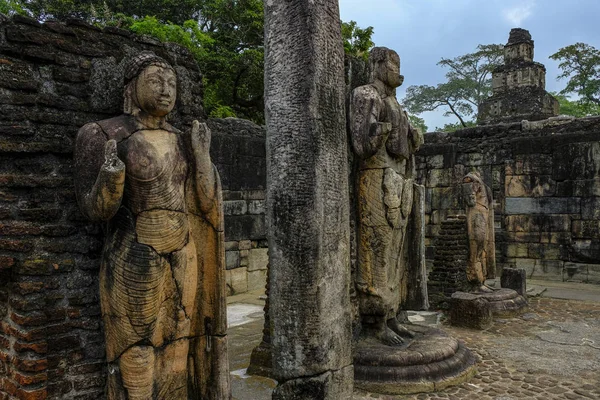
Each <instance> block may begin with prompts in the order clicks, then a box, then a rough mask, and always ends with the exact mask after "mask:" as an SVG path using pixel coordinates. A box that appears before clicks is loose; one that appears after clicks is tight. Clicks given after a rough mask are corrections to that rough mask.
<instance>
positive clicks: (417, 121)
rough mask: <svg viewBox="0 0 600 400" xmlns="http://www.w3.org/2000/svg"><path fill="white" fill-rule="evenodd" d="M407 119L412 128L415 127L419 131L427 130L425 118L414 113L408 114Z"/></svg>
mask: <svg viewBox="0 0 600 400" xmlns="http://www.w3.org/2000/svg"><path fill="white" fill-rule="evenodd" d="M408 120H409V121H410V124H411V125H412V126H413V128H417V129H418V130H419V131H420V132H421V133H425V132H427V129H428V128H427V125H426V124H425V120H424V119H423V118H419V117H417V116H416V115H413V114H408Z"/></svg>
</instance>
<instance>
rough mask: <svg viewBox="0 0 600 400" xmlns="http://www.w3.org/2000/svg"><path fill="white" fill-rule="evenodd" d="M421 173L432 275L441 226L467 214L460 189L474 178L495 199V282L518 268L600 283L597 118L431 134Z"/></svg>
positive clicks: (420, 163)
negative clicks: (464, 180) (470, 175)
mask: <svg viewBox="0 0 600 400" xmlns="http://www.w3.org/2000/svg"><path fill="white" fill-rule="evenodd" d="M417 168H418V175H419V179H420V181H421V183H423V184H424V185H425V186H426V224H427V225H426V246H427V262H428V267H429V269H431V267H432V265H433V259H434V255H435V247H436V238H437V236H438V234H439V231H440V227H441V223H442V221H444V219H445V218H446V217H447V216H448V215H455V214H461V213H464V206H463V204H461V200H460V187H459V183H460V182H461V180H462V178H463V176H464V175H466V174H467V173H468V172H470V171H471V170H477V171H479V172H480V173H481V175H482V177H483V179H484V181H485V182H486V184H487V185H489V186H490V187H491V188H492V190H493V195H494V204H495V227H496V260H497V272H496V273H497V275H498V276H499V274H500V272H501V270H502V268H503V267H516V268H525V270H526V271H527V277H528V278H534V279H544V280H555V281H564V280H570V279H572V280H575V281H582V282H591V283H600V223H599V220H600V174H599V171H600V117H588V118H582V119H572V118H552V119H548V120H545V121H539V122H527V121H523V122H516V123H511V124H498V125H488V126H478V127H474V128H468V129H463V130H459V131H457V132H455V133H428V134H426V135H425V145H424V146H423V147H422V148H421V150H420V151H419V153H418V166H417ZM433 294H434V293H430V295H433Z"/></svg>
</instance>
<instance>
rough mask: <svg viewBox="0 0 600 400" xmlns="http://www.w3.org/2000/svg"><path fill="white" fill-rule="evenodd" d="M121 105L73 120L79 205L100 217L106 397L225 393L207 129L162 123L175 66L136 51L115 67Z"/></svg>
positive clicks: (220, 262) (218, 239)
mask: <svg viewBox="0 0 600 400" xmlns="http://www.w3.org/2000/svg"><path fill="white" fill-rule="evenodd" d="M124 83H125V93H124V100H125V101H124V114H123V115H121V116H119V117H116V118H112V119H107V120H103V121H98V122H93V123H89V124H87V125H85V126H83V127H82V128H81V129H80V130H79V132H78V134H77V140H76V148H75V164H76V193H77V200H78V203H79V206H80V209H81V211H82V213H83V214H84V215H85V216H86V217H87V218H89V219H90V220H92V221H98V222H103V223H104V225H103V226H104V234H105V242H104V247H103V251H102V260H101V269H100V300H101V308H102V318H103V322H104V332H105V337H106V357H107V362H108V368H107V369H108V379H107V398H108V399H110V400H116V399H119V400H121V399H123V400H124V399H130V400H133V399H136V400H138V399H139V400H148V399H156V400H158V399H160V400H165V399H173V400H176V399H181V400H187V399H198V400H200V399H202V400H205V399H206V400H208V399H210V400H222V399H229V398H230V388H229V373H228V360H227V338H226V305H225V282H224V273H225V271H224V270H225V268H224V247H223V242H224V239H223V213H222V200H221V188H220V180H219V175H218V173H217V170H216V168H215V167H214V165H213V164H212V163H211V159H210V154H209V149H210V141H211V133H210V131H209V129H208V127H207V126H206V125H205V124H200V123H198V121H194V123H193V127H192V129H191V134H190V133H188V134H184V133H182V132H180V131H179V130H177V129H176V128H174V127H172V126H171V125H170V124H169V123H168V122H167V119H166V117H167V115H168V114H169V112H171V110H173V108H174V106H175V102H176V98H177V76H176V73H175V70H174V69H173V67H171V66H170V65H169V64H168V63H167V62H166V61H165V60H164V59H162V58H160V57H158V56H156V55H155V54H153V53H150V52H143V53H140V54H139V55H137V56H136V57H134V58H133V59H131V60H130V62H129V63H128V65H127V66H126V68H125V82H124Z"/></svg>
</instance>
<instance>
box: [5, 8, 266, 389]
mask: <svg viewBox="0 0 600 400" xmlns="http://www.w3.org/2000/svg"><path fill="white" fill-rule="evenodd" d="M141 50H152V51H154V52H155V53H157V54H158V55H160V56H162V57H164V58H165V59H167V60H168V61H169V62H171V64H172V65H173V66H174V67H175V69H176V71H177V73H178V106H177V109H176V110H175V111H174V112H173V115H172V116H170V118H171V119H170V121H171V123H172V124H173V125H175V126H177V127H178V128H180V129H188V127H189V125H190V123H191V121H192V120H193V119H203V118H204V112H203V109H202V84H201V82H202V75H201V72H200V71H199V69H198V66H197V64H196V63H195V61H194V59H193V57H192V56H191V55H190V54H189V53H188V52H187V51H186V50H185V49H183V48H181V47H179V46H177V45H173V44H164V45H163V44H160V43H159V42H157V41H156V40H154V39H152V38H149V37H145V36H135V35H131V34H130V33H129V32H127V31H122V30H119V29H114V28H107V29H104V30H99V29H97V28H95V27H92V26H88V25H86V24H84V23H82V22H81V21H78V20H70V21H67V22H65V23H59V22H47V23H45V24H43V25H40V24H39V23H38V22H37V21H35V20H30V19H27V18H23V17H14V18H13V19H8V18H6V17H4V16H2V15H0V399H15V398H18V399H94V400H96V399H101V398H103V397H104V375H105V373H106V371H105V364H104V362H105V359H104V336H103V332H102V326H101V321H100V306H99V299H98V278H97V276H98V271H99V256H100V251H101V247H102V234H101V227H100V226H99V225H94V224H90V223H88V222H87V221H85V220H84V219H83V217H82V216H81V215H80V213H79V210H78V207H77V204H76V202H75V194H74V188H73V162H72V151H73V142H74V138H75V135H76V133H77V130H78V129H79V127H81V126H82V125H84V124H86V123H88V122H91V121H95V120H100V119H104V118H108V117H112V116H116V115H119V114H120V113H121V112H122V89H123V88H122V73H123V65H124V63H125V61H126V60H127V58H128V57H130V56H131V55H133V54H135V53H137V52H139V51H141ZM225 121H226V122H223V121H216V122H215V123H214V124H212V122H211V124H212V125H211V126H213V141H212V143H213V146H212V148H211V154H212V157H213V160H214V162H215V163H216V164H217V168H218V169H219V171H220V173H221V177H222V180H223V183H224V189H225V196H224V197H225V199H226V201H227V204H226V209H227V210H228V215H227V216H226V229H227V230H228V233H227V235H226V236H227V239H226V240H228V245H229V247H233V243H238V249H236V250H235V251H237V252H238V253H239V259H240V262H239V265H242V264H243V261H242V260H245V263H246V264H247V265H248V269H249V266H250V265H251V264H252V265H254V267H252V268H253V269H255V270H259V269H260V268H262V267H259V266H257V265H258V264H260V263H259V261H260V260H259V261H256V260H254V259H256V258H260V256H261V255H262V253H261V252H263V253H266V250H263V249H262V248H263V247H264V246H266V245H265V243H264V240H263V239H264V217H263V216H262V213H263V211H262V208H261V207H263V208H264V205H263V203H262V200H263V199H264V179H265V177H264V175H265V174H264V135H263V136H261V135H260V133H257V132H258V131H257V130H256V127H254V128H252V129H250V128H248V127H246V128H245V130H244V129H242V128H241V126H242V125H243V123H238V124H235V122H232V121H228V120H225ZM240 124H242V125H240ZM236 129H238V130H239V131H238V132H236V131H235V130H236ZM258 130H259V131H260V128H258ZM236 168H237V170H236ZM257 171H258V172H257ZM240 200H243V201H244V202H245V204H246V208H244V207H243V206H242V204H241V203H240V202H239V201H240ZM238 204H239V206H240V207H241V211H239V210H238V209H237V208H236V207H237V206H238ZM248 243H249V244H248ZM247 247H250V249H246V248H247ZM253 250H258V251H254V252H253ZM251 260H254V261H252V262H251ZM263 261H264V260H263ZM264 264H265V267H266V261H264ZM260 270H262V269H260ZM255 275H257V274H255ZM246 279H247V280H248V278H246ZM252 279H254V278H252ZM263 285H264V283H263Z"/></svg>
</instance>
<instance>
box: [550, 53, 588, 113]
mask: <svg viewBox="0 0 600 400" xmlns="http://www.w3.org/2000/svg"><path fill="white" fill-rule="evenodd" d="M550 58H551V59H553V60H555V61H560V63H559V64H558V67H559V68H560V69H561V70H562V73H561V74H560V75H559V76H558V78H557V79H558V80H560V79H566V78H568V81H567V86H566V87H565V88H564V89H563V90H561V91H560V94H562V95H568V94H571V93H573V94H576V95H578V96H579V97H580V98H581V102H583V103H585V104H595V105H600V50H598V49H596V48H595V47H593V46H590V45H588V44H585V43H575V44H572V45H570V46H567V47H563V48H562V49H560V50H558V51H557V52H556V53H554V54H552V55H551V56H550Z"/></svg>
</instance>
